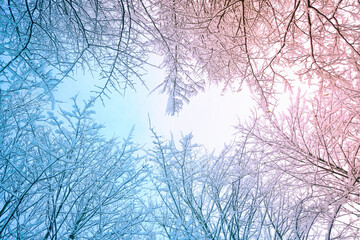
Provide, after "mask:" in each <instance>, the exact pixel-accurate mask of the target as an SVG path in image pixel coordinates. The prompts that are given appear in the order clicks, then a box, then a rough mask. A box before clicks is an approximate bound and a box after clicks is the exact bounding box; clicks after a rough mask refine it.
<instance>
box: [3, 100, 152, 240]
mask: <svg viewBox="0 0 360 240" xmlns="http://www.w3.org/2000/svg"><path fill="white" fill-rule="evenodd" d="M14 100H16V98H13V99H2V102H1V107H2V109H1V123H2V124H1V150H0V151H1V152H0V154H1V155H0V164H1V168H0V169H1V171H0V174H1V175H0V176H1V188H0V196H1V205H0V237H1V238H6V239H39V238H44V239H58V238H69V239H78V238H86V239H90V238H91V239H104V238H106V239H132V238H136V239H139V238H142V237H144V236H145V237H146V235H147V233H148V232H147V230H146V229H145V227H144V222H145V218H146V214H145V213H144V208H143V206H142V203H141V201H140V197H141V194H140V193H139V189H140V188H141V186H142V184H143V179H144V177H145V176H146V169H145V166H143V165H142V163H141V162H142V161H141V158H139V157H136V156H135V154H136V152H137V151H138V147H137V146H136V145H135V144H133V143H132V141H131V134H130V136H129V138H127V139H124V141H123V142H122V143H121V142H119V141H118V140H116V139H111V140H106V139H104V138H103V137H102V136H101V135H100V133H99V130H100V129H101V126H100V125H98V124H96V123H94V121H93V120H92V119H91V114H92V111H91V109H90V105H86V106H85V107H84V108H81V107H80V106H79V105H78V104H77V103H76V102H75V101H74V109H73V110H72V111H71V112H67V111H64V110H62V111H61V112H60V113H59V114H56V115H58V116H56V115H55V114H50V115H48V116H47V115H46V114H45V115H44V113H43V111H42V110H40V108H38V107H34V108H30V107H29V105H21V106H26V108H25V107H24V108H23V109H21V108H16V109H11V104H13V103H14ZM18 101H26V100H23V99H18ZM5 107H7V108H5Z"/></svg>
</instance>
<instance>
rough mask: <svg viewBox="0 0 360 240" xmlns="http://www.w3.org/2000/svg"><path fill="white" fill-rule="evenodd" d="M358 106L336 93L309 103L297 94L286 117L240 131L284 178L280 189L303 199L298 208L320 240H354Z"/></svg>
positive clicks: (267, 119)
mask: <svg viewBox="0 0 360 240" xmlns="http://www.w3.org/2000/svg"><path fill="white" fill-rule="evenodd" d="M358 106H359V102H358V98H357V97H353V98H350V97H349V95H347V94H344V93H343V91H340V90H339V91H331V92H330V93H328V94H325V96H323V97H322V98H319V99H310V100H308V99H306V98H305V97H304V96H302V95H300V94H299V95H298V97H297V100H296V101H294V102H293V104H292V105H291V106H290V108H289V110H288V113H285V114H284V113H282V114H280V113H279V114H277V113H274V114H267V116H265V118H260V117H258V118H256V119H254V120H253V121H255V122H256V123H255V124H254V126H255V127H254V128H251V130H250V129H249V128H248V127H247V126H243V127H240V128H239V131H240V132H245V133H247V134H249V135H250V136H251V139H252V140H251V142H252V144H256V145H257V146H258V148H259V149H261V150H262V151H264V152H266V155H267V160H266V161H265V162H264V164H267V165H269V166H271V167H272V168H273V169H276V171H277V172H278V174H280V173H281V172H282V173H283V174H285V175H287V176H288V177H287V178H286V179H288V180H287V182H284V183H283V185H284V186H287V187H286V188H287V189H288V191H291V192H293V194H294V195H297V194H298V195H300V196H303V199H304V200H303V201H302V208H307V209H308V210H311V211H313V212H315V213H316V214H317V215H318V216H317V218H316V222H315V223H314V225H313V226H314V227H319V226H322V227H323V229H322V231H320V230H319V236H321V235H325V236H327V239H330V238H331V239H334V238H335V239H336V238H342V239H343V238H357V237H358V236H359V231H360V222H359V218H358V215H359V204H358V199H359V193H360V192H359V184H360V182H359V181H360V175H359V174H360V168H359V157H360V152H359V150H360V145H359V142H360V139H359V107H358ZM252 125H253V123H252ZM324 226H327V227H324ZM320 229H321V228H320ZM311 231H315V230H311ZM313 233H314V232H313Z"/></svg>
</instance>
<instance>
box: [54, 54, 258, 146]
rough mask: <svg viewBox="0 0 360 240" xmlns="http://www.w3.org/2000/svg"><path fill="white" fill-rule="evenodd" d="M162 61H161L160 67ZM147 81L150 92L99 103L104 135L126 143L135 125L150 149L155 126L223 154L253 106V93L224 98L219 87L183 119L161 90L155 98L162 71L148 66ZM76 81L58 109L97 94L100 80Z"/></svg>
mask: <svg viewBox="0 0 360 240" xmlns="http://www.w3.org/2000/svg"><path fill="white" fill-rule="evenodd" d="M154 61H155V62H153V64H154V65H159V64H160V63H161V62H160V59H159V58H155V60H154ZM156 61H157V62H156ZM146 70H147V72H148V73H147V74H146V75H145V76H144V81H145V82H146V83H147V86H148V88H149V90H148V89H146V88H145V87H144V86H140V85H139V86H138V87H137V88H136V91H133V90H131V89H129V90H128V91H127V92H126V94H125V96H121V95H120V94H119V93H118V92H116V91H113V92H112V94H110V95H109V99H106V98H105V99H104V102H103V103H102V102H101V101H98V102H97V103H96V104H95V108H94V110H95V112H96V114H95V115H94V118H95V120H96V122H98V123H100V124H103V125H104V126H105V128H104V129H103V134H104V135H105V136H107V137H112V136H117V137H123V138H126V137H127V136H128V134H129V132H130V130H131V128H132V127H133V126H134V127H135V128H134V132H133V134H134V139H135V141H136V142H138V143H139V144H140V145H146V146H149V147H150V146H151V142H152V137H151V136H152V133H151V131H150V129H149V119H150V121H151V126H152V127H153V128H154V130H155V131H156V133H157V134H158V135H161V136H163V137H165V138H166V139H170V138H171V137H173V139H174V140H175V141H177V140H178V139H180V138H181V136H182V135H187V134H189V133H192V134H193V135H194V139H193V141H194V143H198V144H202V145H204V146H205V147H206V148H207V149H208V150H210V151H211V150H215V151H221V149H222V148H223V146H224V144H227V143H229V142H230V141H231V140H232V139H233V133H234V129H233V126H235V125H236V124H237V123H238V120H239V119H240V120H245V119H246V117H247V116H249V114H250V112H251V107H252V106H253V103H252V100H251V97H250V93H249V91H248V90H247V89H246V88H244V89H243V90H242V91H241V92H234V93H233V92H230V91H227V92H226V93H224V94H223V93H222V91H221V89H219V88H217V87H216V86H207V88H206V89H205V91H204V92H200V93H199V94H198V95H197V96H195V97H193V98H191V99H190V103H189V104H186V103H184V106H183V109H182V110H181V111H180V113H179V114H178V115H175V116H169V115H167V114H166V104H167V95H166V94H162V93H160V92H159V91H154V92H152V93H151V90H153V89H154V88H155V87H156V86H158V85H159V84H160V83H161V82H162V81H163V80H164V78H165V73H164V71H163V70H161V69H158V68H154V67H147V68H146ZM75 79H76V81H71V80H68V81H66V82H65V83H63V84H62V85H60V86H59V89H58V91H57V93H56V95H55V98H56V99H57V100H58V101H60V102H61V103H59V104H58V105H59V106H60V107H62V108H69V107H71V105H72V102H71V100H70V98H71V97H73V96H75V95H78V97H77V99H78V100H82V99H88V98H89V96H90V95H89V94H90V93H91V91H93V90H95V87H94V85H95V84H96V77H93V76H91V75H90V74H88V73H86V72H83V71H82V70H79V71H78V72H77V73H76V74H75Z"/></svg>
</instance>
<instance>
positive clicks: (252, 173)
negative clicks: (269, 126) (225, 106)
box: [151, 134, 318, 239]
mask: <svg viewBox="0 0 360 240" xmlns="http://www.w3.org/2000/svg"><path fill="white" fill-rule="evenodd" d="M154 137H155V139H154V140H155V141H154V144H155V149H153V150H152V152H151V159H152V162H153V165H152V166H153V175H154V177H153V184H154V187H155V192H156V193H157V194H158V198H159V201H160V203H159V205H158V206H157V208H156V209H157V210H155V211H154V212H153V215H154V221H156V222H157V224H158V225H159V227H160V228H161V229H162V231H160V232H161V233H162V234H163V235H164V237H165V238H167V239H308V237H309V236H311V237H314V235H311V234H313V233H312V232H311V229H312V226H313V225H314V223H315V219H317V215H318V214H317V213H314V212H312V211H311V210H309V209H306V208H305V207H304V206H303V205H304V201H305V200H306V198H305V197H304V196H299V195H296V194H294V193H296V190H295V189H294V188H293V189H291V186H289V187H285V185H283V183H284V182H285V180H286V178H288V177H287V176H286V175H284V174H279V172H278V171H275V170H274V169H273V168H269V167H268V166H267V165H265V164H263V161H266V160H267V158H266V155H265V154H264V152H262V151H261V150H259V149H258V148H257V146H255V145H252V144H251V142H250V143H248V142H247V141H248V140H251V138H250V136H249V135H248V136H243V137H242V138H239V140H238V142H237V144H236V145H232V146H228V147H227V148H225V149H224V150H223V152H222V153H221V154H220V155H219V156H214V155H213V154H207V153H206V151H205V150H204V149H203V148H202V147H201V146H198V145H196V144H192V143H191V138H192V136H191V135H188V136H185V137H184V138H183V139H182V140H180V142H179V144H180V146H179V147H176V146H175V143H174V142H172V141H170V142H169V143H165V142H164V141H163V140H161V138H160V137H158V136H157V135H156V134H154ZM291 190H292V191H291Z"/></svg>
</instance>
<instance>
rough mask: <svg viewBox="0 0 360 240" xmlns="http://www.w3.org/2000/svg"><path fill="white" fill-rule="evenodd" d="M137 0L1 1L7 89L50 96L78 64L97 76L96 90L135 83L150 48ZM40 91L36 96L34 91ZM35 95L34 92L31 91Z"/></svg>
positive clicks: (0, 42) (1, 68)
mask: <svg viewBox="0 0 360 240" xmlns="http://www.w3.org/2000/svg"><path fill="white" fill-rule="evenodd" d="M139 4H140V3H139V2H137V1H131V2H129V1H107V0H104V1H98V0H94V1H83V0H79V1H67V0H59V1H58V0H55V1H43V0H26V1H20V2H19V1H12V0H10V1H6V2H2V3H1V4H0V12H1V14H0V23H1V24H0V25H1V27H0V31H1V36H0V79H1V82H2V83H3V87H2V89H3V90H5V88H6V90H9V91H17V90H22V89H24V90H27V89H29V88H37V89H39V92H38V94H48V95H51V93H52V90H53V89H54V88H55V87H56V86H57V85H58V84H59V83H60V82H62V81H63V80H64V79H65V78H67V77H72V72H73V70H75V69H78V68H84V69H85V70H86V71H92V72H94V73H95V74H96V75H99V78H100V79H99V80H101V81H99V84H98V87H99V88H98V94H100V96H101V97H103V96H104V95H106V94H107V93H108V90H110V89H115V90H117V91H122V90H125V89H126V88H128V87H130V88H134V84H136V81H135V80H137V81H139V82H140V83H141V72H142V71H141V66H142V65H143V64H144V63H145V62H146V53H147V52H148V48H147V47H148V46H147V41H148V39H147V37H146V31H145V29H144V27H143V25H144V23H143V21H142V20H141V14H140V13H139V17H137V14H138V12H139V11H140V10H141V8H142V6H141V5H139ZM36 96H38V95H36ZM34 97H35V96H34Z"/></svg>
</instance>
